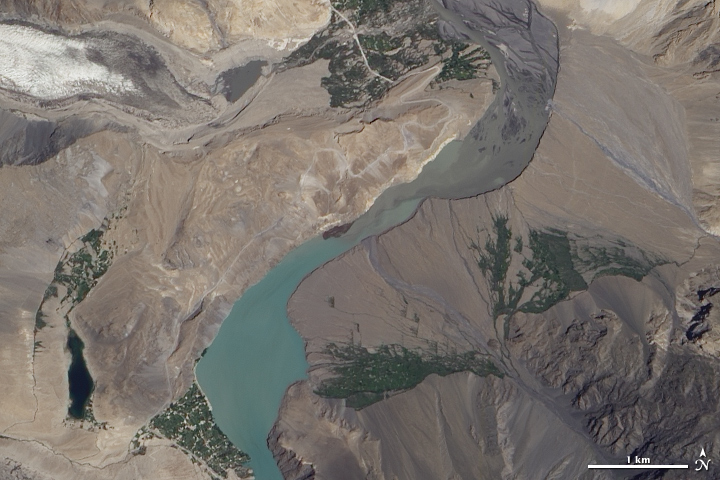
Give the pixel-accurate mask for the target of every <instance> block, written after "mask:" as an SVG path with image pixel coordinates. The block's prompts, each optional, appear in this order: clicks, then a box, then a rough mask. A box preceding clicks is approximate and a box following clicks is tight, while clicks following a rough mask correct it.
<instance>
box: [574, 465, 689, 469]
mask: <svg viewBox="0 0 720 480" xmlns="http://www.w3.org/2000/svg"><path fill="white" fill-rule="evenodd" d="M588 468H639V469H647V468H690V467H689V466H688V465H642V464H640V465H636V464H634V465H588Z"/></svg>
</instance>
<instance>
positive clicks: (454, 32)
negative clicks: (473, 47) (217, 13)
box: [196, 0, 558, 480]
mask: <svg viewBox="0 0 720 480" xmlns="http://www.w3.org/2000/svg"><path fill="white" fill-rule="evenodd" d="M437 8H438V13H439V15H440V18H441V19H442V21H441V22H440V23H441V29H442V31H443V32H444V34H446V35H448V36H452V37H455V38H457V39H460V40H463V41H466V42H473V43H478V44H481V45H483V46H484V47H485V48H487V49H488V51H489V52H490V55H491V58H492V61H493V63H494V64H495V67H496V68H497V70H498V73H499V75H500V79H501V86H500V89H499V90H498V92H497V96H496V98H495V100H494V101H493V103H492V104H491V105H490V107H489V108H488V110H487V111H486V112H485V114H484V115H483V117H482V119H481V120H480V121H479V122H478V123H477V124H476V125H475V127H474V128H473V129H472V131H471V133H470V134H469V135H468V137H467V138H465V139H464V140H463V141H462V142H452V143H450V144H448V145H447V146H446V147H445V148H444V149H443V150H442V151H441V152H440V153H439V155H438V156H437V157H436V158H435V159H434V160H433V161H431V162H430V163H428V164H427V165H426V166H425V168H424V169H423V171H422V172H421V173H420V175H419V176H418V178H417V179H416V180H415V181H413V182H411V183H408V184H404V185H398V186H396V187H392V188H390V189H388V190H387V191H385V192H384V193H383V194H382V195H381V196H380V197H379V198H378V199H377V200H376V201H375V203H374V205H373V206H372V208H371V209H370V210H369V211H368V212H367V213H366V214H365V215H363V216H362V217H360V218H359V219H358V220H357V221H356V222H355V223H354V224H353V226H352V227H351V228H350V230H349V231H348V232H347V233H346V234H344V235H343V236H342V237H340V238H330V239H328V240H323V239H322V238H315V239H313V240H310V241H308V242H307V243H305V244H303V245H301V246H300V247H298V248H297V249H295V250H294V251H292V252H291V253H289V254H288V255H287V256H286V257H285V258H284V259H283V260H282V261H281V262H280V263H279V264H278V265H277V266H276V267H275V268H273V269H272V270H271V271H270V272H269V273H268V274H267V275H266V276H265V278H263V280H262V281H260V282H259V283H258V284H256V285H255V286H253V287H252V288H250V289H248V290H247V292H245V294H244V295H243V296H242V298H240V299H239V300H238V301H237V302H236V303H235V305H234V307H233V309H232V311H231V312H230V315H229V316H228V318H227V319H226V320H225V322H224V323H223V324H222V327H221V328H220V331H219V333H218V335H217V338H216V339H215V341H214V342H213V344H212V345H211V346H210V348H209V349H208V352H207V353H206V355H205V356H204V357H203V358H202V359H201V360H200V362H199V363H198V365H197V368H196V374H197V378H198V382H199V383H200V386H201V387H202V389H203V391H204V392H205V394H206V395H207V397H208V399H209V401H210V403H211V405H212V407H213V414H214V416H215V420H216V422H217V424H218V425H219V426H220V428H221V429H222V430H223V431H224V432H225V433H226V434H227V435H228V437H229V438H230V440H232V442H233V443H234V444H235V445H237V446H238V448H240V449H241V450H243V451H245V452H247V453H248V454H250V456H251V459H252V460H251V463H250V465H249V466H250V467H251V468H253V469H254V471H255V476H256V478H257V479H258V480H281V479H282V476H281V474H280V471H279V470H278V468H277V465H276V464H275V461H274V459H273V457H272V454H271V453H270V451H269V450H268V449H267V444H266V440H267V435H268V433H269V431H270V429H271V428H272V426H273V423H274V422H275V419H276V417H277V414H278V409H279V407H280V403H281V401H282V397H283V394H284V392H285V390H286V389H287V387H288V386H289V385H290V384H291V383H292V382H294V381H296V380H299V379H302V378H304V377H305V370H306V368H307V362H306V361H305V351H304V344H303V341H302V339H301V338H300V336H299V335H298V334H297V332H296V331H295V330H294V329H293V328H292V327H291V326H290V322H289V321H288V318H287V314H286V305H287V302H288V300H289V298H290V295H292V293H293V292H294V291H295V288H296V287H297V285H298V284H299V283H300V282H301V281H302V279H303V278H304V277H305V276H307V275H308V274H310V273H311V272H312V271H313V270H315V269H316V268H318V267H320V266H321V265H323V264H324V263H326V262H328V261H330V260H332V259H333V258H335V257H336V256H338V255H340V254H342V253H343V252H345V251H347V250H349V249H350V248H352V247H353V246H355V245H357V244H358V243H359V242H360V241H361V240H362V239H364V238H366V237H368V236H370V235H376V234H379V233H381V232H383V231H385V230H387V229H389V228H391V227H392V226H394V225H397V224H399V223H402V222H404V221H405V220H407V219H408V218H409V217H410V216H411V215H412V214H413V212H414V211H415V210H416V209H417V206H418V205H419V204H420V202H421V201H422V200H423V199H425V198H427V197H430V196H435V197H442V198H462V197H469V196H473V195H478V194H481V193H484V192H487V191H490V190H493V189H495V188H498V187H500V186H502V185H504V184H506V183H507V182H509V181H511V180H512V179H514V178H515V177H517V176H518V175H519V174H520V172H521V171H522V170H523V169H524V168H525V167H526V166H527V164H528V163H529V162H530V160H531V158H532V155H533V153H534V151H535V148H536V147H537V144H538V142H539V140H540V137H541V136H542V133H543V132H544V130H545V127H546V125H547V121H548V114H549V111H548V109H547V105H548V100H550V98H551V97H552V94H553V92H554V88H555V79H556V75H557V58H558V48H557V34H556V30H555V27H554V25H553V24H552V23H551V22H550V21H549V20H547V19H546V18H545V17H543V16H542V15H540V14H539V13H538V12H537V11H536V10H535V8H534V6H533V5H532V4H530V3H529V2H528V1H527V0H503V1H502V2H500V1H499V0H497V1H496V0H476V1H475V2H472V1H467V0H446V1H445V2H444V4H442V5H440V4H438V7H437Z"/></svg>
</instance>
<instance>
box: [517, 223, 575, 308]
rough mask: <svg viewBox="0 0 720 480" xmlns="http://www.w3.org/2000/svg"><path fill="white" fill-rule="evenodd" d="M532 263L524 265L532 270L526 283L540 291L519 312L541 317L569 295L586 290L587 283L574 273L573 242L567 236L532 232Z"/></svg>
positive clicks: (527, 262) (526, 262)
mask: <svg viewBox="0 0 720 480" xmlns="http://www.w3.org/2000/svg"><path fill="white" fill-rule="evenodd" d="M530 249H531V250H532V252H533V257H532V258H531V259H525V261H524V262H523V265H524V266H525V268H527V269H528V270H530V272H531V277H530V280H529V281H528V282H527V284H528V285H532V284H534V283H535V282H537V283H539V289H538V291H537V292H535V293H534V294H533V296H532V297H531V298H530V300H528V301H527V302H525V303H524V304H523V305H522V306H521V307H520V310H522V311H523V312H530V313H540V312H544V311H545V310H547V309H548V308H550V307H552V306H553V305H555V304H556V303H558V302H560V301H562V300H564V299H566V298H567V297H568V295H569V294H570V292H574V291H579V290H585V289H586V288H587V283H585V280H584V279H583V277H582V275H580V273H578V272H577V271H576V270H575V267H574V265H573V259H572V254H571V250H570V241H569V240H568V237H567V233H565V232H539V231H531V232H530Z"/></svg>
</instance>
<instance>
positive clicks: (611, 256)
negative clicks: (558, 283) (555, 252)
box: [575, 241, 667, 281]
mask: <svg viewBox="0 0 720 480" xmlns="http://www.w3.org/2000/svg"><path fill="white" fill-rule="evenodd" d="M575 259H576V261H575V262H576V264H577V265H578V270H580V271H581V272H583V273H589V274H591V275H592V276H593V278H598V277H602V276H606V275H623V276H625V277H630V278H634V279H635V280H638V281H640V280H642V278H643V277H644V276H645V275H647V274H648V272H650V270H652V269H653V268H654V267H656V266H658V265H662V264H663V263H667V261H666V260H665V259H663V258H661V257H660V256H657V255H651V254H648V253H647V252H645V251H643V250H640V249H639V248H637V247H634V246H632V245H628V244H627V243H625V242H623V241H615V242H606V244H605V245H602V246H597V245H588V244H580V243H578V245H577V248H576V249H575Z"/></svg>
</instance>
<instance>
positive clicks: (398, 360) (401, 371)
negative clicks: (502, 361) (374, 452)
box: [316, 344, 503, 409]
mask: <svg viewBox="0 0 720 480" xmlns="http://www.w3.org/2000/svg"><path fill="white" fill-rule="evenodd" d="M326 353H327V354H330V355H332V357H333V358H334V359H335V361H337V362H338V364H337V365H335V366H333V367H332V372H333V373H334V374H335V375H336V376H335V377H333V378H330V379H329V380H326V381H324V382H323V383H322V384H321V385H320V387H319V388H318V390H317V391H316V393H317V394H318V395H320V396H323V397H329V398H344V399H346V405H347V406H349V407H351V408H356V409H361V408H364V407H367V406H368V405H371V404H373V403H375V402H377V401H380V400H383V399H385V398H388V397H389V396H390V395H392V394H395V393H399V392H403V391H405V390H409V389H411V388H413V387H415V386H416V385H418V384H419V383H420V382H422V381H423V380H424V379H425V377H427V376H428V375H431V374H433V373H434V374H437V375H440V376H445V375H450V374H451V373H456V372H465V371H469V372H473V373H474V374H476V375H480V376H487V375H490V374H492V375H496V376H498V377H502V375H503V374H502V372H501V371H500V370H499V369H498V368H497V367H496V366H495V365H494V364H493V363H492V362H491V361H490V360H489V359H488V358H487V357H486V356H483V355H480V354H478V353H477V352H473V351H469V352H464V353H453V354H445V355H441V354H433V353H428V352H423V351H420V350H409V349H407V348H405V347H402V346H400V345H382V346H380V347H378V348H377V351H375V352H373V353H371V352H369V351H368V350H367V349H366V348H363V347H361V346H358V345H342V346H338V345H335V344H330V345H329V346H328V347H327V349H326Z"/></svg>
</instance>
